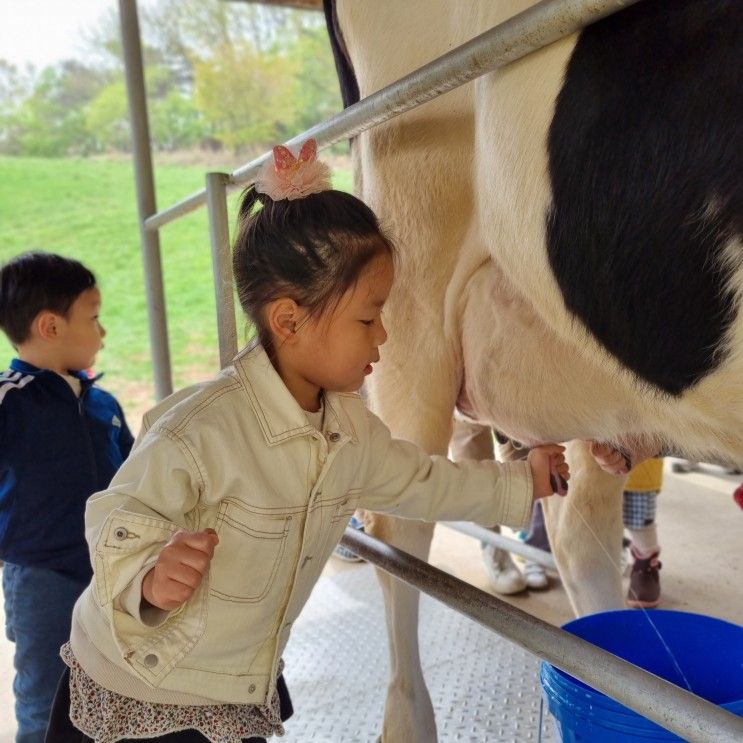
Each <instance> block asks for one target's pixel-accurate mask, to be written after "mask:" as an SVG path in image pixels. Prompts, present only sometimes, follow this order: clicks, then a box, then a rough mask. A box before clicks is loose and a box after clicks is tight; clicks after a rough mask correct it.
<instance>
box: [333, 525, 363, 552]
mask: <svg viewBox="0 0 743 743" xmlns="http://www.w3.org/2000/svg"><path fill="white" fill-rule="evenodd" d="M348 526H349V528H350V529H356V530H357V531H364V523H363V521H361V520H360V519H357V518H356V516H351V520H350V521H349V522H348ZM333 554H334V555H335V556H336V557H337V558H339V559H341V560H345V561H346V562H364V558H363V557H359V556H358V555H357V554H356V553H355V552H352V551H351V550H350V549H348V547H344V546H343V545H342V544H336V545H335V549H334V550H333Z"/></svg>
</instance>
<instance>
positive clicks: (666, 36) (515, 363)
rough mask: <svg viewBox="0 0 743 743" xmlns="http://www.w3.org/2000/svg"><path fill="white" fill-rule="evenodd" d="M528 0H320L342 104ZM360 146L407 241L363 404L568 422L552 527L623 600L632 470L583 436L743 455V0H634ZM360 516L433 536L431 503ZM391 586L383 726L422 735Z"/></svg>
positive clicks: (436, 429)
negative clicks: (626, 486) (421, 508)
mask: <svg viewBox="0 0 743 743" xmlns="http://www.w3.org/2000/svg"><path fill="white" fill-rule="evenodd" d="M530 4H531V3H530V2H529V1H528V0H502V1H501V2H493V1H492V0H479V1H478V0H473V2H452V1H451V0H406V1H405V2H400V1H399V0H374V2H360V1H359V0H337V1H336V2H333V3H330V2H326V13H327V15H328V17H329V18H330V20H331V26H332V28H333V31H334V39H335V45H336V51H337V52H338V59H339V70H340V71H341V73H342V78H343V79H344V82H345V91H346V103H351V102H353V100H354V97H355V96H356V97H358V96H361V97H365V96H368V95H369V94H371V93H373V92H375V91H377V90H379V89H381V88H382V87H384V86H386V85H388V84H390V83H391V82H393V81H394V80H396V79H398V78H400V77H402V76H403V75H405V74H407V73H409V72H411V71H412V70H414V69H416V68H418V67H420V66H422V65H424V64H425V63H427V62H429V61H430V60H432V59H433V58H435V57H437V56H440V55H441V54H443V53H445V52H447V51H449V50H450V49H452V48H453V47H455V46H457V45H459V44H462V43H463V42H465V41H467V40H469V39H470V38H472V37H474V36H476V35H477V34H479V33H481V32H483V31H484V30H486V29H488V28H490V27H492V26H494V25H496V24H497V23H499V22H501V21H503V20H505V19H506V18H508V17H510V16H512V15H514V14H516V13H517V12H520V11H521V10H523V9H524V8H526V7H527V6H528V5H530ZM351 74H353V75H355V77H353V78H352V77H351ZM354 84H357V86H358V87H357V90H356V92H354V90H353V85H354ZM354 151H355V152H354V154H355V157H356V159H357V162H358V174H357V175H358V176H359V177H358V184H359V195H360V196H361V197H362V198H363V199H364V200H365V201H366V202H367V203H369V204H370V205H371V207H372V208H373V209H375V211H376V212H377V213H378V214H379V215H380V216H381V218H382V221H383V223H384V224H386V226H387V227H388V228H389V230H390V231H391V233H392V235H393V237H394V239H395V240H396V241H397V243H398V245H399V253H400V255H399V265H398V268H397V279H396V287H395V288H394V289H393V294H392V296H391V298H390V301H389V306H388V309H387V310H386V322H387V325H388V329H389V341H388V343H387V344H386V345H385V346H384V348H383V349H382V363H380V364H379V365H378V367H377V370H376V371H375V374H374V377H373V379H372V388H371V398H372V404H373V406H374V408H375V409H376V411H377V412H378V413H379V414H380V415H381V416H382V418H383V419H384V420H385V421H386V422H387V423H388V424H389V425H390V426H391V428H392V430H393V431H394V432H395V433H396V434H397V435H399V436H402V437H405V438H408V439H411V440H413V441H416V442H418V443H419V444H421V445H422V446H424V447H425V448H426V449H427V450H428V451H430V452H438V453H443V452H446V449H447V443H448V441H449V436H450V433H451V420H452V411H453V409H454V407H455V405H456V404H457V403H458V402H459V403H460V404H462V405H464V406H466V407H467V409H468V411H469V412H470V413H472V414H473V415H475V416H476V417H477V418H478V419H480V420H482V421H484V422H487V423H489V424H492V425H495V426H497V428H498V429H500V430H501V431H504V432H506V433H507V434H509V435H511V436H513V437H515V438H517V439H519V440H521V441H526V442H539V441H568V440H572V443H571V444H570V458H571V467H572V473H573V479H572V480H571V488H570V494H569V495H568V497H567V498H566V499H565V500H564V501H561V502H556V501H557V500H558V499H556V498H552V499H549V500H550V501H552V502H551V503H549V504H548V511H549V513H548V518H549V520H550V533H551V538H552V543H553V549H554V552H555V555H556V558H557V561H558V564H559V565H560V567H561V573H562V576H563V581H564V583H565V584H566V587H567V589H568V592H569V594H570V596H571V600H572V602H573V605H574V608H575V609H576V611H577V612H578V613H589V612H592V611H597V610H604V609H608V608H614V607H618V606H621V605H622V595H621V582H620V575H619V571H618V570H617V568H616V563H617V562H618V555H619V550H620V537H621V523H622V522H621V514H620V505H621V499H620V489H621V480H619V479H618V478H614V477H612V476H609V475H607V474H605V473H603V472H601V471H599V470H598V469H597V468H596V466H595V464H594V462H593V460H592V458H591V457H590V456H589V455H588V454H587V451H586V445H585V443H584V442H583V440H585V439H598V440H601V441H607V442H612V443H614V444H615V445H617V446H624V447H626V448H633V447H635V445H637V444H638V442H641V443H643V444H647V443H648V442H650V443H652V444H653V445H657V446H658V448H659V449H660V448H666V449H670V450H676V451H679V452H685V453H686V454H688V455H689V456H691V457H694V458H697V459H703V460H721V461H727V462H732V463H738V464H740V463H742V462H743V314H741V299H742V295H743V245H742V243H741V234H742V232H743V183H742V181H743V3H741V2H740V1H739V0H644V1H643V2H640V3H638V4H636V5H633V6H631V7H630V8H628V9H626V10H623V11H622V12H620V13H618V14H616V15H614V16H611V17H609V18H607V19H605V20H603V21H601V22H599V23H596V24H595V25H593V26H591V27H589V28H587V29H585V30H584V31H583V32H581V33H580V34H577V35H574V36H572V37H570V38H567V39H564V40H562V41H559V42H557V43H554V44H552V45H551V46H549V47H547V48H545V49H543V50H541V51H540V52H538V53H535V54H533V55H530V56H529V57H527V58H524V59H522V60H520V61H517V62H515V63H512V64H510V65H508V66H507V67H505V68H502V69H500V70H498V71H496V72H494V73H491V74H488V75H486V76H484V77H481V78H479V79H478V80H477V81H476V82H474V83H471V84H469V85H467V86H464V87H462V88H459V89H457V90H455V91H452V92H450V93H448V94H446V95H444V96H442V97H440V98H438V99H437V100H435V101H432V102H430V103H427V104H426V105H424V106H422V107H419V108H417V109H415V110H414V111H411V112H409V113H407V114H405V115H404V116H402V117H399V118H397V119H394V120H392V121H391V122H389V123H387V124H384V125H382V126H379V127H377V128H375V129H373V130H371V131H369V132H366V133H364V134H363V135H361V136H359V137H358V139H357V141H356V142H355V146H354ZM371 529H372V531H373V533H375V534H377V535H379V536H381V537H382V538H384V539H386V540H389V541H392V542H394V543H397V544H400V545H404V548H405V549H406V550H408V551H412V552H414V553H416V554H418V555H425V554H427V551H428V547H429V545H430V539H431V533H432V527H431V526H430V525H425V524H421V523H416V522H412V521H395V520H391V519H384V520H382V519H380V518H376V517H375V518H373V519H372V521H371ZM384 584H385V585H384V590H385V592H386V598H387V599H388V602H387V603H388V621H389V626H390V635H391V642H392V680H391V683H390V689H389V697H388V705H387V711H386V717H385V726H384V733H383V738H384V740H385V741H393V742H396V741H405V743H430V741H432V740H435V738H436V731H435V723H434V717H433V711H432V708H431V703H430V700H429V697H428V693H427V690H426V688H425V683H424V681H423V678H422V674H421V671H420V665H419V660H418V647H417V630H416V617H417V594H416V593H415V592H414V591H411V590H407V589H404V588H402V587H401V586H400V585H399V584H397V583H396V582H395V581H392V580H391V579H387V580H384Z"/></svg>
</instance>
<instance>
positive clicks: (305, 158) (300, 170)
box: [255, 139, 332, 201]
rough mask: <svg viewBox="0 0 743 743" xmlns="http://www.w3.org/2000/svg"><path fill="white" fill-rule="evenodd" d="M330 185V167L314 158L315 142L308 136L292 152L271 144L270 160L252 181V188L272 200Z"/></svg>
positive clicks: (311, 191)
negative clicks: (297, 153)
mask: <svg viewBox="0 0 743 743" xmlns="http://www.w3.org/2000/svg"><path fill="white" fill-rule="evenodd" d="M330 188H332V186H331V184H330V168H329V167H328V166H327V165H326V164H325V163H323V162H320V161H319V160H318V159H317V142H316V141H315V140H314V139H308V140H307V141H306V142H305V143H304V144H303V145H302V149H301V150H300V151H299V155H298V156H295V155H294V153H293V152H292V151H291V150H290V149H289V148H288V147H284V145H282V144H280V145H276V147H274V148H273V162H271V160H267V161H266V163H265V164H264V165H263V167H262V168H261V170H260V172H259V174H258V177H257V178H256V181H255V190H256V191H258V192H259V193H264V194H266V195H267V196H270V197H271V198H272V199H273V200H274V201H281V200H282V199H289V200H292V199H302V198H304V197H305V196H309V195H310V194H313V193H320V192H321V191H327V190H329V189H330Z"/></svg>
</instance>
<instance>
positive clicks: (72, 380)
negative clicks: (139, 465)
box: [0, 252, 132, 743]
mask: <svg viewBox="0 0 743 743" xmlns="http://www.w3.org/2000/svg"><path fill="white" fill-rule="evenodd" d="M100 306H101V294H100V291H99V290H98V288H97V287H96V282H95V276H94V275H93V274H92V273H91V272H90V271H89V270H88V269H87V268H85V266H83V265H82V264H81V263H78V262H77V261H75V260H71V259H68V258H63V257H61V256H58V255H53V254H49V253H41V252H32V253H25V254H23V255H20V256H17V257H16V258H14V259H12V260H11V261H9V262H8V263H6V264H5V265H4V266H3V267H2V269H0V327H1V328H2V329H3V331H4V332H5V334H6V335H7V336H8V339H9V340H10V342H11V344H12V345H13V347H14V348H15V349H16V351H17V353H18V358H16V359H13V361H12V363H11V368H10V370H9V371H7V372H5V373H4V374H1V375H0V559H2V560H3V561H4V563H5V564H4V566H3V594H4V596H5V614H6V633H7V636H8V639H10V640H11V641H13V642H15V657H14V665H15V669H16V676H15V679H14V681H13V691H14V693H15V698H16V703H15V711H16V718H17V721H18V735H17V737H16V741H17V743H42V742H43V740H44V734H45V731H46V726H47V719H48V717H49V710H50V707H51V703H52V700H53V698H54V693H55V690H56V685H57V682H58V680H59V678H60V677H61V675H62V671H63V669H64V666H63V663H62V661H61V659H60V658H59V648H60V645H62V644H63V643H64V642H66V641H67V640H68V639H69V634H70V620H71V616H72V607H73V605H74V603H75V601H76V600H77V598H78V596H79V595H80V593H82V590H83V589H84V588H85V587H86V586H87V584H88V583H89V581H90V578H91V575H92V569H91V566H90V559H89V557H88V548H87V544H86V541H85V533H84V520H83V516H84V512H85V502H86V500H87V498H88V496H89V495H91V494H92V493H94V492H95V491H97V490H102V489H104V488H106V487H107V486H108V484H109V481H110V480H111V477H112V476H113V474H114V473H115V472H116V470H117V469H118V467H119V465H120V464H121V463H122V462H123V461H124V459H125V458H126V457H127V455H128V454H129V450H130V449H131V446H132V435H131V433H130V432H129V429H128V427H127V425H126V422H125V421H124V414H123V412H122V410H121V407H120V406H119V404H118V402H117V401H116V400H115V399H114V397H113V396H111V395H110V394H108V393H107V392H104V391H103V390H102V389H100V388H99V387H97V386H95V382H96V380H97V377H96V378H94V379H90V378H88V375H87V374H86V373H85V370H86V369H89V368H90V367H91V366H92V365H93V363H94V361H95V357H96V354H97V353H98V351H99V350H100V349H101V348H103V337H104V336H105V334H106V331H105V330H104V329H103V326H102V325H101V324H100V322H99V320H98V313H99V311H100Z"/></svg>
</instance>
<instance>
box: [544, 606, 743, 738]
mask: <svg viewBox="0 0 743 743" xmlns="http://www.w3.org/2000/svg"><path fill="white" fill-rule="evenodd" d="M648 615H649V616H648ZM649 619H650V620H652V622H653V625H655V627H656V628H657V630H658V633H660V635H661V636H662V637H663V640H664V641H665V643H666V645H667V646H668V648H669V649H670V652H671V653H672V654H673V657H674V658H675V660H676V663H677V664H678V666H679V668H680V669H681V672H682V673H683V674H684V676H685V677H686V679H687V680H688V682H689V685H690V686H691V691H692V692H693V693H694V694H697V695H698V696H700V697H704V698H705V699H707V700H709V701H710V702H713V703H715V704H719V705H720V706H721V707H722V708H723V709H726V710H728V711H729V712H732V713H734V714H736V715H741V716H743V627H741V626H739V625H737V624H731V623H730V622H724V621H722V620H721V619H715V618H713V617H706V616H702V615H701V614H690V613H687V612H681V611H664V610H659V609H654V610H652V611H651V612H647V613H646V612H643V611H637V610H631V609H630V610H625V611H609V612H604V613H602V614H592V615H591V616H587V617H582V618H581V619H576V620H574V621H572V622H568V623H567V624H565V625H563V629H564V630H566V631H567V632H571V633H572V634H574V635H577V636H578V637H581V638H583V639H584V640H588V642H591V643H593V644H594V645H598V646H599V647H601V648H603V649H604V650H608V651H609V652H610V653H614V655H618V656H619V657H620V658H624V659H625V660H628V661H629V662H630V663H634V664H635V665H636V666H640V667H641V668H644V669H646V670H647V671H650V672H652V673H654V674H656V675H658V676H661V677H662V678H664V679H666V680H668V681H670V682H672V683H674V684H677V685H678V686H680V687H682V688H684V689H686V688H687V687H686V684H685V683H684V680H683V678H682V677H681V675H680V673H679V671H678V669H677V668H676V666H675V665H674V663H673V660H672V659H671V657H670V656H669V652H668V650H666V648H665V647H664V645H663V643H662V642H661V640H660V638H659V637H658V633H656V631H655V629H653V625H651V623H650V621H649ZM541 680H542V688H543V689H544V696H545V700H546V703H547V708H548V709H549V711H550V712H551V713H552V715H553V716H554V718H555V723H556V727H557V731H558V733H559V735H560V737H561V740H562V741H563V743H577V742H578V741H582V742H587V741H590V742H591V743H595V742H596V741H600V743H626V742H627V741H632V740H682V738H679V737H677V736H676V735H674V734H673V733H671V732H669V731H667V730H664V729H663V728H661V727H660V726H659V725H656V723H654V722H651V721H650V720H648V719H647V718H645V717H642V716H641V715H638V714H637V713H636V712H633V711H632V710H630V709H628V708H627V707H625V706H624V705H622V704H619V702H615V701H614V700H613V699H610V698H609V697H607V696H606V695H605V694H602V693H601V692H598V691H596V690H594V689H592V688H591V687H589V686H586V684H584V683H582V682H580V681H578V679H575V678H573V677H572V676H569V675H568V674H567V673H564V672H563V671H560V670H559V669H557V668H555V667H554V666H552V665H550V664H549V663H545V662H543V663H542V668H541Z"/></svg>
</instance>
